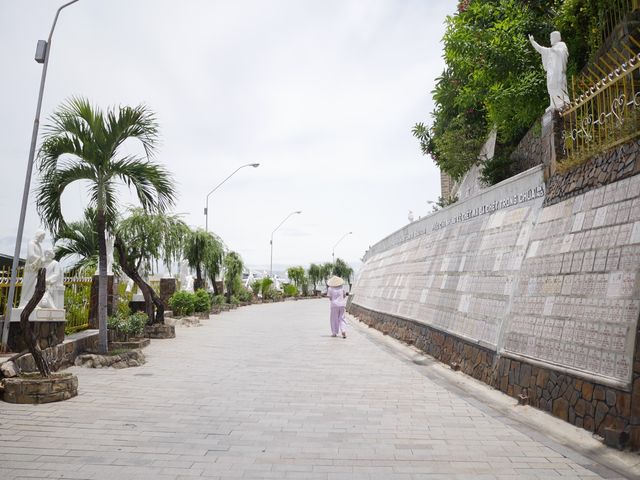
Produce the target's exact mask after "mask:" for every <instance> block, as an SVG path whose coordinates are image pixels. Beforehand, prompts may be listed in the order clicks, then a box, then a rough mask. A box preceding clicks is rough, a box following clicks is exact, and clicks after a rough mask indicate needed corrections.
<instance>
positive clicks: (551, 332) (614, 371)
mask: <svg viewBox="0 0 640 480" xmlns="http://www.w3.org/2000/svg"><path fill="white" fill-rule="evenodd" d="M634 205H635V208H634ZM638 207H640V176H635V177H631V178H628V179H625V180H622V181H620V182H616V183H612V184H610V185H607V186H606V187H601V188H598V189H595V190H592V191H590V192H588V193H586V194H583V195H580V196H577V197H574V198H571V199H569V200H565V201H563V202H560V203H557V204H555V205H553V206H550V207H547V208H543V209H542V211H541V212H540V214H539V216H538V219H537V223H536V226H535V228H534V229H533V231H532V233H531V237H530V241H529V248H528V251H527V255H526V258H525V259H524V261H523V262H522V265H521V269H520V277H519V282H518V285H517V287H516V290H515V294H514V297H513V306H512V309H511V311H512V313H511V314H510V315H509V324H508V325H507V326H506V328H505V342H504V351H505V352H509V353H512V354H516V355H523V356H526V357H529V358H533V359H537V360H541V361H543V362H545V363H548V364H555V365H560V366H563V367H566V368H568V369H572V370H577V371H579V372H584V373H587V374H589V375H593V376H596V377H602V378H600V381H602V382H605V383H607V382H608V383H612V384H614V385H618V386H621V387H624V386H625V385H629V384H630V382H631V371H632V357H633V349H634V344H635V329H636V326H637V322H638V315H639V314H640V295H639V292H638V286H639V284H638V270H639V269H640V268H639V267H640V208H638Z"/></svg>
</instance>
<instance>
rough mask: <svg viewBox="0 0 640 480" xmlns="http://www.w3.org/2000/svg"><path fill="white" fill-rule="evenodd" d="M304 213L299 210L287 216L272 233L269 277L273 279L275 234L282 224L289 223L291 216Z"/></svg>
mask: <svg viewBox="0 0 640 480" xmlns="http://www.w3.org/2000/svg"><path fill="white" fill-rule="evenodd" d="M300 213H302V210H297V211H295V212H291V213H290V214H289V215H287V216H286V217H285V218H284V220H282V221H281V222H280V225H278V226H277V227H276V228H275V230H274V231H273V232H271V240H270V241H269V243H270V244H271V262H270V263H269V276H270V277H272V278H273V234H274V233H276V230H278V229H279V228H280V227H281V226H282V224H283V223H284V222H286V221H287V219H288V218H289V217H290V216H291V215H296V214H300Z"/></svg>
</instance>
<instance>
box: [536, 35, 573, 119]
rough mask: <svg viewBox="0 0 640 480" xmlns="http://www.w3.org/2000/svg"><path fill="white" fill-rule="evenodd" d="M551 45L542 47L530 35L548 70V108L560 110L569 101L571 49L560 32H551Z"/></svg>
mask: <svg viewBox="0 0 640 480" xmlns="http://www.w3.org/2000/svg"><path fill="white" fill-rule="evenodd" d="M550 40H551V47H542V46H540V45H539V44H538V43H537V42H536V41H535V40H534V39H533V35H529V41H530V42H531V45H533V48H535V49H536V50H537V51H538V52H539V53H540V55H542V66H543V67H544V70H545V72H547V91H548V92H549V107H548V108H547V110H554V109H555V110H560V109H562V108H563V107H564V106H565V105H567V104H568V103H569V93H568V91H567V60H568V59H569V50H568V49H567V45H566V44H565V43H564V42H563V41H562V39H561V37H560V32H551V35H550Z"/></svg>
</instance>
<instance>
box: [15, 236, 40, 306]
mask: <svg viewBox="0 0 640 480" xmlns="http://www.w3.org/2000/svg"><path fill="white" fill-rule="evenodd" d="M44 235H45V233H44V230H36V233H35V235H34V236H33V238H32V239H31V241H30V242H29V245H28V247H27V258H26V261H25V264H24V273H23V274H22V290H21V292H20V305H18V308H24V306H25V305H26V304H27V302H28V301H29V300H31V297H33V294H34V292H35V291H36V282H37V280H38V270H39V269H40V268H42V267H45V266H46V264H45V258H44V253H43V252H42V240H44Z"/></svg>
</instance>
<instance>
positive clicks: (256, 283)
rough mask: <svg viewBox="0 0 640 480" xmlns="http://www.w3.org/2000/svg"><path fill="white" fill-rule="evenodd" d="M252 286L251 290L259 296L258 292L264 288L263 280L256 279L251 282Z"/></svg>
mask: <svg viewBox="0 0 640 480" xmlns="http://www.w3.org/2000/svg"><path fill="white" fill-rule="evenodd" d="M250 286H251V291H252V292H253V294H254V295H255V296H256V297H257V296H258V294H259V293H260V289H261V288H262V281H261V280H254V281H253V282H251V285H250Z"/></svg>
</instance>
